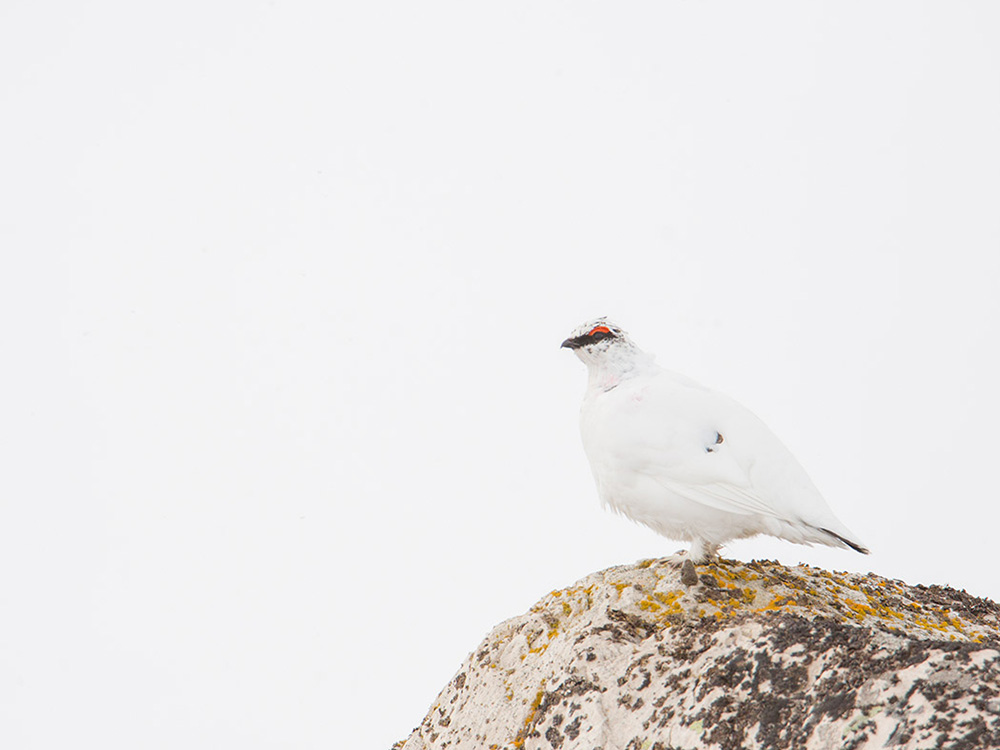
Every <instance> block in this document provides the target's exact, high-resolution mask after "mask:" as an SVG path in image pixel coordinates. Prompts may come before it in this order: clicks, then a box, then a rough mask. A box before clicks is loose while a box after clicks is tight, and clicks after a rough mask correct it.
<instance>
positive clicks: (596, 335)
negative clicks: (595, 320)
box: [587, 326, 615, 341]
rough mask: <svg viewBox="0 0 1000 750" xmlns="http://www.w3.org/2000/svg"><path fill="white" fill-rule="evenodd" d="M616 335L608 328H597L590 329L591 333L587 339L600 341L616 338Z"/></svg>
mask: <svg viewBox="0 0 1000 750" xmlns="http://www.w3.org/2000/svg"><path fill="white" fill-rule="evenodd" d="M614 336H615V335H614V334H613V333H611V329H610V328H608V327H607V326H595V327H594V328H591V329H590V333H588V334H587V338H588V339H590V340H591V341H600V340H601V339H610V338H614Z"/></svg>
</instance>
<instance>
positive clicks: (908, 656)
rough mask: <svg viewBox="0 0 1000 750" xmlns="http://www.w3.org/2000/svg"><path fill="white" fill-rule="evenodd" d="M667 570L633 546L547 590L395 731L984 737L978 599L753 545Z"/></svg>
mask: <svg viewBox="0 0 1000 750" xmlns="http://www.w3.org/2000/svg"><path fill="white" fill-rule="evenodd" d="M683 573H684V571H682V570H679V569H677V568H675V567H671V566H669V565H667V564H660V563H658V562H653V561H643V562H640V563H638V564H637V565H632V566H620V567H614V568H609V569H607V570H604V571H601V572H599V573H594V574H593V575H590V576H588V577H586V578H584V579H583V580H581V581H579V582H578V583H576V584H575V585H573V586H570V587H569V588H566V589H563V590H561V591H553V592H551V593H550V594H548V595H547V596H545V597H543V598H542V600H541V601H539V602H538V603H537V604H536V605H535V606H534V607H532V608H531V610H530V611H529V612H527V613H526V614H524V615H521V616H520V617H515V618H513V619H511V620H507V621H506V622H503V623H501V624H500V625H498V626H497V627H496V628H494V630H493V631H492V632H491V633H490V634H489V635H488V636H487V637H486V638H485V639H484V640H483V642H482V643H481V644H480V645H479V647H478V648H477V649H476V650H475V651H474V652H473V653H472V654H470V655H469V657H468V658H467V659H466V660H465V662H464V663H463V664H462V666H461V668H460V669H459V671H458V673H457V674H456V676H455V677H454V678H453V679H452V680H451V681H450V682H449V683H448V685H447V686H446V687H445V688H444V690H442V691H441V694H440V695H439V696H438V698H437V700H436V701H435V703H434V705H433V706H432V707H431V710H430V712H429V713H428V714H427V716H426V717H425V718H424V720H423V722H422V723H421V724H420V726H419V727H417V728H416V729H415V730H414V732H413V734H412V735H411V736H410V737H409V738H408V739H407V740H405V741H404V742H401V743H397V747H401V748H404V750H431V749H432V748H433V749H434V750H438V749H441V750H443V749H444V748H448V749H449V750H465V749H472V748H484V749H488V748H524V749H525V750H535V749H536V748H538V749H543V748H544V750H575V749H576V748H586V749H587V750H598V749H600V750H625V749H627V750H673V749H679V748H699V750H700V749H711V748H720V749H723V750H730V749H733V750H735V749H736V748H811V749H814V750H819V749H821V748H854V749H860V748H882V747H891V748H932V747H937V748H952V749H953V750H960V749H962V748H1000V607H998V606H997V605H996V604H994V603H993V602H990V601H987V600H984V599H977V598H975V597H972V596H969V595H968V594H966V593H964V592H961V591H956V590H953V589H948V588H942V587H934V586H932V587H925V586H909V585H906V584H904V583H901V582H899V581H891V580H887V579H884V578H879V577H877V576H874V575H867V576H864V575H854V574H847V573H830V572H828V571H824V570H819V569H816V568H810V567H807V566H798V567H794V568H789V567H784V566H782V565H779V564H777V563H771V562H753V563H739V562H735V561H732V560H721V561H719V562H718V563H714V564H710V565H699V566H697V568H696V570H691V568H690V564H688V570H687V571H686V575H684V574H683ZM695 574H696V575H695Z"/></svg>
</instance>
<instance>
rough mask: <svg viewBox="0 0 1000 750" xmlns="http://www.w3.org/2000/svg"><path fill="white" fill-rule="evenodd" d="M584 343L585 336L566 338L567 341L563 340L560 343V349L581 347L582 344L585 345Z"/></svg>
mask: <svg viewBox="0 0 1000 750" xmlns="http://www.w3.org/2000/svg"><path fill="white" fill-rule="evenodd" d="M583 344H584V341H583V336H579V337H577V338H575V339H566V340H565V341H563V342H562V343H561V344H560V345H559V348H560V349H579V348H580V347H581V346H583Z"/></svg>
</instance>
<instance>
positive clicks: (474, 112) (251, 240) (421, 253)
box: [0, 0, 1000, 750]
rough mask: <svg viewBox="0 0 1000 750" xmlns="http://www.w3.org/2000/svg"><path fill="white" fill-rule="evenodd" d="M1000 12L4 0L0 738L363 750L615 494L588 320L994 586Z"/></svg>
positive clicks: (741, 549) (568, 577)
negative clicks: (601, 493) (602, 457)
mask: <svg viewBox="0 0 1000 750" xmlns="http://www.w3.org/2000/svg"><path fill="white" fill-rule="evenodd" d="M998 37H1000V5H998V4H996V3H987V2H983V3H968V2H965V3H963V2H951V3H933V4H921V3H915V2H898V3H878V4H874V3H843V2H838V3H802V2H797V1H796V2H787V3H773V2H769V3H753V4H747V3H691V2H659V1H657V2H636V3H603V4H598V3H580V2H574V3H571V2H537V1H534V0H533V1H532V2H504V3H493V4H489V5H487V4H473V3H464V2H453V3H323V2H311V3H306V2H303V3H295V2H284V1H282V0H275V1H273V2H229V3H225V2H170V3H159V4H150V3H127V2H119V3H111V2H97V3H87V4H83V3H70V2H63V3H58V2H54V3H28V2H16V1H15V0H7V2H5V3H3V5H2V6H0V112H2V117H0V250H2V267H0V326H2V342H3V350H4V367H3V368H2V374H0V379H2V385H3V388H2V395H0V425H2V426H0V441H2V446H0V464H2V470H0V482H2V486H0V503H2V506H0V507H2V516H0V597H2V598H0V602H2V613H3V615H2V618H0V746H2V747H4V748H11V749H12V750H14V749H17V750H21V749H28V748H57V747H100V748H105V749H108V750H112V749H115V750H116V749H118V748H122V749H124V748H129V749H131V748H136V747H142V748H147V749H156V748H171V749H173V748H177V747H185V748H219V747H234V748H235V747H239V748H254V749H256V748H310V749H311V748H361V747H372V748H387V747H388V746H389V745H390V744H391V743H392V742H393V741H394V740H397V739H401V738H403V737H405V736H406V735H407V734H408V733H409V731H410V730H411V729H412V728H413V727H414V726H415V725H416V724H417V723H418V722H419V721H420V719H421V718H422V717H423V715H424V713H425V711H426V710H427V708H428V707H429V705H430V703H431V702H432V701H433V699H434V697H435V695H436V693H437V691H438V690H439V689H440V688H441V687H442V686H443V685H444V683H445V682H446V681H447V680H448V679H449V678H450V677H451V676H452V674H453V673H454V671H455V669H456V668H457V667H458V665H459V663H460V661H461V660H462V658H464V656H465V655H466V653H467V652H469V651H470V650H471V649H473V648H474V647H475V646H476V644H477V643H478V642H479V640H480V639H481V638H482V637H483V636H484V635H485V634H486V632H487V631H488V630H489V629H490V628H491V627H492V626H494V625H495V624H497V623H498V622H499V621H500V620H503V619H505V618H507V617H510V616H513V615H516V614H520V613H521V612H523V611H524V610H525V609H526V608H527V607H529V606H530V605H531V604H532V603H533V602H534V601H535V600H537V599H538V598H539V597H540V596H542V595H543V594H545V593H546V592H547V591H549V590H551V589H553V588H557V587H562V586H566V585H569V584H571V583H572V582H573V581H575V580H576V579H578V578H580V577H582V576H584V575H586V574H588V573H590V572H592V571H595V570H598V569H600V568H603V567H606V566H609V565H613V564H618V563H630V562H633V561H635V560H638V559H640V558H643V557H653V556H661V555H664V554H668V553H671V552H673V551H675V550H676V549H678V548H679V547H680V546H681V545H679V544H677V543H674V542H671V541H669V540H665V539H662V538H659V537H657V536H655V535H654V534H653V533H652V532H650V531H648V530H646V529H644V528H641V527H637V526H634V525H632V524H630V523H629V522H627V521H625V520H622V519H621V518H618V517H616V516H613V515H611V514H609V513H607V512H604V511H602V510H601V508H600V506H599V503H598V500H597V497H596V491H595V489H594V487H593V482H592V480H591V477H590V472H589V468H588V466H587V464H586V460H585V457H584V455H583V451H582V448H581V446H580V440H579V435H578V432H577V410H578V407H579V402H580V398H581V396H582V393H583V390H584V383H585V370H584V368H583V366H582V365H581V364H580V363H579V362H578V361H577V360H576V358H575V357H573V356H572V354H570V353H569V352H567V351H566V350H562V351H560V349H559V343H560V342H561V341H562V339H563V338H564V337H565V336H566V335H567V334H568V333H569V331H570V330H571V329H572V328H573V327H575V326H576V325H578V324H579V323H581V322H582V321H583V320H586V319H588V318H592V317H595V316H597V315H605V314H606V315H610V316H612V317H613V318H614V319H615V320H616V321H618V322H619V323H621V324H622V325H623V326H624V327H625V328H626V329H628V330H629V331H630V332H631V334H632V336H633V337H634V338H635V339H636V340H637V341H638V342H639V344H640V345H642V346H643V347H644V348H646V349H647V350H649V351H652V352H656V353H657V354H658V357H659V361H660V362H661V363H662V364H664V365H665V366H668V367H670V368H672V369H676V370H679V371H682V372H685V373H687V374H688V375H691V376H693V377H695V378H697V379H699V380H701V381H703V382H705V383H706V384H709V385H711V386H714V387H716V388H719V389H721V390H723V391H725V392H727V393H729V394H730V395H732V396H734V397H735V398H737V399H738V400H740V401H742V402H743V403H745V404H746V405H747V406H749V407H750V408H751V409H753V410H754V411H756V412H757V413H758V414H759V415H760V416H761V417H762V418H763V419H764V420H765V421H766V422H767V423H768V424H769V425H770V426H771V427H772V428H773V429H774V430H775V432H777V433H778V435H779V436H781V437H782V439H783V440H784V441H785V442H786V443H787V444H788V445H789V447H790V448H791V449H792V451H793V452H794V453H795V454H796V455H797V456H798V458H799V459H800V461H801V462H802V463H803V464H804V465H805V467H806V468H807V470H808V471H809V472H810V473H811V475H812V476H813V478H814V480H815V481H816V483H817V485H818V486H819V487H820V488H821V489H822V490H823V491H824V493H825V495H826V496H827V499H828V501H829V503H830V505H831V506H832V507H833V508H834V510H835V512H836V513H837V514H838V515H839V516H840V518H841V519H842V520H843V521H844V522H845V523H846V524H847V525H848V526H849V527H850V528H852V529H853V530H854V531H855V532H856V533H857V534H858V536H860V537H861V538H862V539H863V540H864V541H866V542H867V543H868V544H869V545H870V546H871V548H872V550H873V554H872V556H871V557H869V558H863V557H861V556H860V555H856V554H853V553H850V552H845V551H838V550H826V549H822V550H821V549H808V548H805V547H797V546H794V545H790V544H787V543H782V542H776V541H769V540H766V539H761V540H753V541H746V542H741V543H738V544H733V545H732V546H731V547H730V548H729V549H728V554H730V555H733V556H737V557H740V558H742V559H750V558H753V557H769V558H777V559H780V560H782V561H783V562H787V563H797V562H799V561H804V562H808V563H811V564H814V565H820V566H824V567H832V568H835V569H846V570H857V571H867V570H873V571H876V572H878V573H880V574H882V575H887V576H891V577H899V578H903V579H905V580H907V581H909V582H911V583H918V582H922V583H947V584H950V585H953V586H957V587H960V588H965V589H967V590H969V591H970V592H972V593H974V594H978V595H984V596H990V597H993V598H1000V579H998V577H997V575H996V568H997V563H996V548H997V543H998V542H997V540H998V521H1000V510H998V505H1000V503H998V501H1000V497H998V491H997V486H996V477H997V456H998V454H1000V427H998V425H1000V395H998V393H1000V391H998V388H997V383H998V382H1000V361H998V357H997V349H998V341H1000V330H998V329H1000V137H998V133H1000V47H998V46H997V44H996V40H997V38H998Z"/></svg>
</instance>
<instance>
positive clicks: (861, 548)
mask: <svg viewBox="0 0 1000 750" xmlns="http://www.w3.org/2000/svg"><path fill="white" fill-rule="evenodd" d="M813 528H814V529H816V530H817V531H822V532H823V533H824V534H827V535H828V536H832V537H833V538H834V539H836V540H837V541H838V542H840V543H841V544H843V545H845V546H847V547H850V548H851V549H852V550H854V551H855V552H860V553H861V554H862V555H867V554H868V548H867V547H865V546H864V545H863V544H860V543H859V542H855V541H852V540H850V539H848V538H847V537H845V536H841V535H840V534H838V533H837V532H836V531H830V529H824V528H822V527H820V526H814V527H813Z"/></svg>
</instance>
